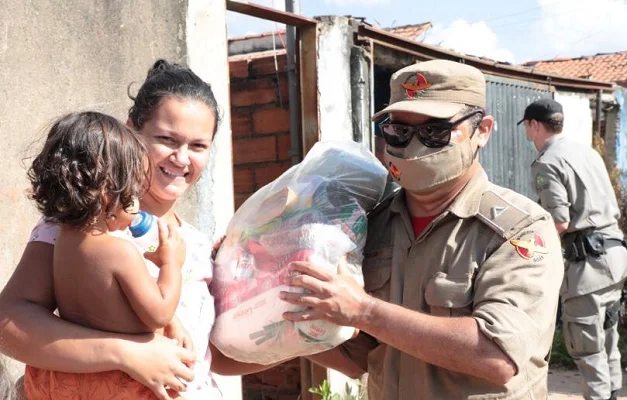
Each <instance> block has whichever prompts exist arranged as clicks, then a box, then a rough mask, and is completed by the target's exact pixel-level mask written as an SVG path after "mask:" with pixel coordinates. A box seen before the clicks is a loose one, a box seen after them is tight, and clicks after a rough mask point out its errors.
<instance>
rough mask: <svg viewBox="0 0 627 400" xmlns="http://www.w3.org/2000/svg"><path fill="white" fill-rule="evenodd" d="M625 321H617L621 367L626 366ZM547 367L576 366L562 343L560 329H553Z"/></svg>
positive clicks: (574, 367) (626, 334) (626, 336)
mask: <svg viewBox="0 0 627 400" xmlns="http://www.w3.org/2000/svg"><path fill="white" fill-rule="evenodd" d="M624 324H625V323H624V322H623V323H620V322H619V323H618V335H619V337H620V339H619V340H618V350H619V351H620V354H621V364H622V366H623V368H625V367H627V328H626V327H625V325H624ZM549 368H551V369H553V368H557V369H576V368H577V366H576V365H575V362H574V361H573V359H572V358H570V356H569V355H568V351H566V345H565V344H564V335H563V333H562V330H561V329H556V330H555V335H554V336H553V347H552V348H551V360H550V362H549Z"/></svg>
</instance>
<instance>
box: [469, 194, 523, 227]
mask: <svg viewBox="0 0 627 400" xmlns="http://www.w3.org/2000/svg"><path fill="white" fill-rule="evenodd" d="M476 217H477V218H478V219H479V220H480V221H481V222H483V223H484V224H486V225H488V226H489V227H490V228H492V229H493V230H494V231H495V232H496V233H498V234H499V235H500V236H501V237H503V238H504V239H509V237H510V236H511V235H512V234H514V233H516V231H514V230H513V229H514V228H515V227H517V226H519V225H520V223H521V222H522V221H524V220H526V219H529V217H530V215H529V213H527V212H525V211H523V210H521V209H520V208H518V207H516V206H515V205H513V204H512V203H510V202H509V201H507V200H505V199H504V198H502V197H501V196H499V195H498V194H496V193H494V192H493V191H491V190H489V191H487V192H484V193H483V196H482V197H481V204H480V205H479V211H478V212H477V215H476Z"/></svg>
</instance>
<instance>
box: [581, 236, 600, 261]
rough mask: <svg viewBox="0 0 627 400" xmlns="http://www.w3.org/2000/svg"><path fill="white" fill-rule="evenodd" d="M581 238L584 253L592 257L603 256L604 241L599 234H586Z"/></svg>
mask: <svg viewBox="0 0 627 400" xmlns="http://www.w3.org/2000/svg"><path fill="white" fill-rule="evenodd" d="M582 236H583V244H584V247H585V248H586V253H587V254H588V255H591V256H592V257H599V256H601V255H603V254H605V239H604V238H603V235H601V234H600V233H596V232H593V233H588V234H585V235H582Z"/></svg>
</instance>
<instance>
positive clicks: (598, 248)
mask: <svg viewBox="0 0 627 400" xmlns="http://www.w3.org/2000/svg"><path fill="white" fill-rule="evenodd" d="M521 122H524V124H525V131H526V134H527V139H528V140H529V141H530V142H532V143H533V145H534V146H535V148H536V149H540V154H538V157H537V159H536V160H535V161H534V162H533V164H532V166H531V169H532V172H533V176H534V183H535V187H536V191H537V192H538V195H539V196H540V203H541V204H542V206H543V207H544V208H545V209H546V210H547V211H549V212H550V213H551V215H552V216H553V220H554V221H555V226H556V228H557V230H558V232H559V233H560V234H562V235H563V236H562V242H563V246H564V256H565V258H566V273H565V277H564V282H563V285H562V289H561V293H560V294H561V296H562V325H563V331H564V341H565V343H566V348H567V349H568V353H569V354H570V355H571V357H572V358H573V359H574V360H575V363H576V364H577V367H578V368H579V372H580V373H581V376H582V378H583V382H584V391H583V392H584V396H585V398H586V399H594V400H597V399H615V398H616V392H617V391H618V389H620V388H621V386H622V374H621V367H620V353H619V351H618V331H617V322H618V310H619V306H620V303H619V301H620V295H621V289H622V286H623V280H624V278H625V275H626V273H627V249H625V247H624V245H623V244H624V242H623V233H622V232H621V230H620V228H619V227H618V218H619V216H620V213H619V210H618V205H617V203H616V197H615V196H614V191H613V189H612V184H611V183H610V179H609V176H608V174H607V170H606V168H605V164H604V163H603V159H602V158H601V156H600V155H599V153H597V152H596V151H595V150H594V149H592V148H591V147H590V146H585V145H583V144H579V143H577V142H574V141H571V140H569V139H566V138H564V137H563V136H562V135H561V132H562V127H563V122H564V114H563V112H562V106H561V105H560V104H559V103H558V102H556V101H555V100H552V99H542V100H538V101H536V102H534V103H532V104H530V105H529V106H528V107H527V109H526V110H525V115H524V118H523V120H522V121H521ZM519 124H520V123H519Z"/></svg>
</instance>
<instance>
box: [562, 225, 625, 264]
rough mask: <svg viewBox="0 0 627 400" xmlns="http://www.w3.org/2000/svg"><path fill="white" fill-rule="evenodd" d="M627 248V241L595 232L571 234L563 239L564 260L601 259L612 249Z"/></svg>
mask: <svg viewBox="0 0 627 400" xmlns="http://www.w3.org/2000/svg"><path fill="white" fill-rule="evenodd" d="M618 246H622V247H627V243H626V242H625V240H624V239H623V240H621V239H616V238H608V237H605V236H603V235H602V234H601V233H598V232H594V231H592V232H591V231H579V232H571V233H568V234H566V235H564V237H563V238H562V247H563V249H564V258H565V259H567V260H568V261H583V260H585V259H586V257H595V258H597V257H600V256H601V255H603V254H605V253H606V252H607V250H609V249H611V248H612V247H618Z"/></svg>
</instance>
